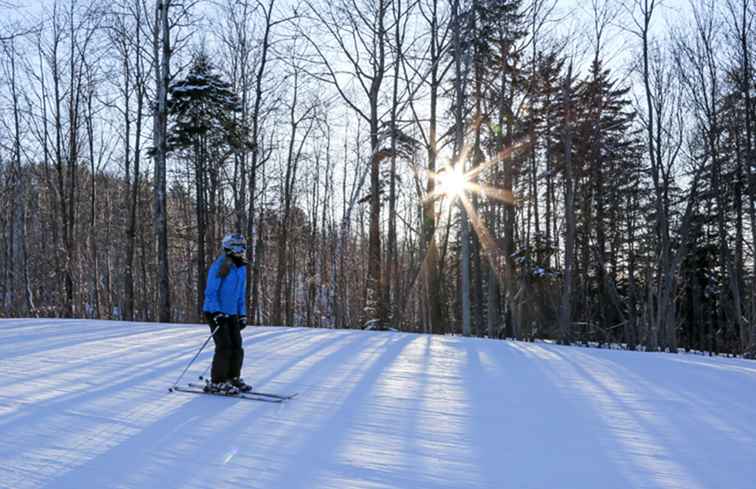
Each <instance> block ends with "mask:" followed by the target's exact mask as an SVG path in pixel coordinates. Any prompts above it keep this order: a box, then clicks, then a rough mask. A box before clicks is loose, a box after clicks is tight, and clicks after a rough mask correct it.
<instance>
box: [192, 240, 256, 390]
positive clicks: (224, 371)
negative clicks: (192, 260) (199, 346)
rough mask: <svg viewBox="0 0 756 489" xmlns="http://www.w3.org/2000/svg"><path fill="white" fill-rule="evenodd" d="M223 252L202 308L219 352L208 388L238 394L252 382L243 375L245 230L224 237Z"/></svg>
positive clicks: (215, 264) (209, 275)
mask: <svg viewBox="0 0 756 489" xmlns="http://www.w3.org/2000/svg"><path fill="white" fill-rule="evenodd" d="M222 246H223V252H222V253H221V254H220V256H219V257H218V258H217V259H216V260H215V261H214V262H213V264H212V265H211V266H210V270H209V271H208V273H207V287H205V303H204V305H203V306H202V310H203V311H204V313H205V317H206V319H207V321H208V323H209V325H210V331H211V332H212V331H215V334H213V341H214V342H215V355H214V356H213V364H212V369H211V372H210V382H208V383H207V384H206V386H205V390H206V391H208V392H220V393H224V394H237V393H239V392H248V391H250V390H252V386H250V385H248V384H246V383H245V382H244V380H242V378H241V368H242V364H243V363H244V349H243V348H242V336H241V331H242V330H243V329H244V328H245V327H246V326H247V305H246V293H247V262H246V259H245V255H246V251H247V241H246V240H245V239H244V236H242V235H241V234H229V235H226V236H225V237H224V238H223V243H222Z"/></svg>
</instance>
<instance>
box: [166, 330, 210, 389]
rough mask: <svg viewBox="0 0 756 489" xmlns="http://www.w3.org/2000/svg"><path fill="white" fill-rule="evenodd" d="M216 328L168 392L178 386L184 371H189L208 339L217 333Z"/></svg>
mask: <svg viewBox="0 0 756 489" xmlns="http://www.w3.org/2000/svg"><path fill="white" fill-rule="evenodd" d="M218 328H220V324H219V325H218V326H216V327H215V329H214V330H213V332H212V333H210V336H208V337H207V339H206V340H205V342H204V343H202V346H201V347H200V349H199V351H198V352H197V353H195V354H194V358H192V361H191V362H189V365H187V366H186V367H184V371H183V372H181V375H179V378H178V379H176V382H174V384H173V385H172V386H171V387H170V388H169V389H168V392H173V388H174V387H176V386H177V385H178V383H179V382H180V381H181V378H182V377H183V376H184V374H185V373H186V371H187V370H189V367H191V366H192V364H193V363H194V361H195V360H196V359H197V357H198V356H199V354H200V353H202V350H204V349H205V347H206V346H207V342H208V341H210V338H212V337H213V335H215V332H216V331H218Z"/></svg>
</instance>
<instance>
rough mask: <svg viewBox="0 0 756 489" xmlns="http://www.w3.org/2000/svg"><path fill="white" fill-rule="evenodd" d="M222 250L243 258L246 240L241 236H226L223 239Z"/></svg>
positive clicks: (235, 234)
mask: <svg viewBox="0 0 756 489" xmlns="http://www.w3.org/2000/svg"><path fill="white" fill-rule="evenodd" d="M223 250H224V251H225V252H226V253H231V254H233V255H239V256H244V253H245V252H246V251H247V240H246V239H244V236H242V235H241V234H237V233H234V234H227V235H226V236H225V237H224V238H223Z"/></svg>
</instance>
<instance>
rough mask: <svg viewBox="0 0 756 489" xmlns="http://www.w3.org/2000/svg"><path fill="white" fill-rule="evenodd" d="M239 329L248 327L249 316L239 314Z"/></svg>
mask: <svg viewBox="0 0 756 489" xmlns="http://www.w3.org/2000/svg"><path fill="white" fill-rule="evenodd" d="M238 321H239V331H241V330H243V329H244V328H246V327H247V316H239V319H238Z"/></svg>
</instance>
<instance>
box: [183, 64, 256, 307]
mask: <svg viewBox="0 0 756 489" xmlns="http://www.w3.org/2000/svg"><path fill="white" fill-rule="evenodd" d="M169 93H170V99H169V101H168V109H169V112H170V114H171V118H172V120H171V125H170V130H169V136H168V145H169V149H170V150H171V151H173V152H175V153H177V154H179V155H180V156H181V157H182V158H185V159H186V160H187V161H188V162H190V166H191V168H192V173H193V176H194V184H195V212H196V219H197V237H198V241H197V254H196V263H197V284H198V287H197V293H198V297H197V303H198V308H199V307H201V305H202V294H203V293H204V290H205V283H206V282H205V281H206V278H205V275H206V268H207V264H208V261H209V260H208V250H207V243H208V241H210V242H211V243H215V242H218V241H219V239H220V236H221V234H222V233H223V230H222V229H220V222H219V219H218V216H219V213H220V212H221V211H222V206H221V205H220V198H221V190H222V186H221V184H222V182H221V175H222V171H221V170H222V168H223V167H224V165H225V164H226V163H227V162H228V161H229V159H230V158H231V157H232V156H233V155H234V153H235V152H238V151H239V150H241V149H242V148H243V147H244V145H247V144H248V142H247V139H246V136H245V135H246V128H244V127H243V126H242V125H241V123H240V119H239V118H238V117H236V114H238V113H239V112H241V109H242V107H241V102H240V100H239V97H238V96H237V95H236V94H235V93H234V92H233V91H232V89H231V85H230V84H229V83H228V82H226V81H225V80H223V79H222V78H221V76H220V75H219V74H218V73H216V71H215V68H214V67H213V66H212V64H211V63H210V60H209V58H208V56H207V54H205V53H200V54H197V55H196V56H195V57H194V59H193V61H192V65H191V68H190V70H189V73H188V74H187V76H186V77H185V78H184V79H182V80H179V81H177V82H176V83H174V84H173V85H171V87H170V90H169Z"/></svg>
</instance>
